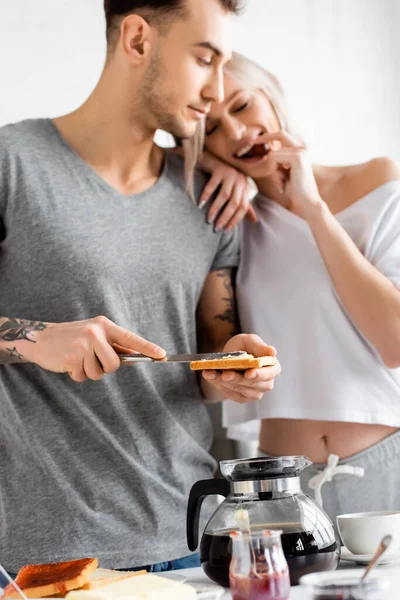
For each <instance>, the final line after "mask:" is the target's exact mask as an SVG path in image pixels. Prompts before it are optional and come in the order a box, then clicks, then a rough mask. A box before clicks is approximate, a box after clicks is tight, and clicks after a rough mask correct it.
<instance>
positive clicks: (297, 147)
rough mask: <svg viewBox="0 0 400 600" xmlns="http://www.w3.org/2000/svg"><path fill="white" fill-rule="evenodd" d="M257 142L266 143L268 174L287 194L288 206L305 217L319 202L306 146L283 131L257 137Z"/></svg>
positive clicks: (320, 200)
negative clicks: (289, 202)
mask: <svg viewBox="0 0 400 600" xmlns="http://www.w3.org/2000/svg"><path fill="white" fill-rule="evenodd" d="M274 142H279V144H274ZM257 143H260V144H269V146H270V151H269V155H268V159H267V161H266V169H267V170H268V172H269V173H270V175H269V176H270V178H271V179H272V181H274V183H275V185H276V186H277V187H278V189H279V191H280V192H284V193H285V194H287V196H288V197H289V199H290V200H291V203H292V206H291V208H293V209H295V211H296V213H297V214H300V215H301V216H302V217H303V218H304V219H306V220H307V218H308V215H309V214H311V212H312V211H313V209H314V208H315V207H316V206H318V205H321V203H322V199H321V196H320V194H319V191H318V186H317V182H316V181H315V177H314V171H313V166H312V162H311V159H310V156H309V154H308V152H307V150H306V148H305V147H304V146H302V145H301V144H300V143H298V142H297V141H296V140H295V139H294V138H292V136H290V135H289V134H288V133H286V131H276V132H273V133H266V134H263V135H262V136H260V137H259V138H257Z"/></svg>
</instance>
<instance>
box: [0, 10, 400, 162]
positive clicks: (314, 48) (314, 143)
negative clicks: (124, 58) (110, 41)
mask: <svg viewBox="0 0 400 600" xmlns="http://www.w3.org/2000/svg"><path fill="white" fill-rule="evenodd" d="M102 6H103V2H102V0H36V1H32V0H0V125H2V124H4V123H7V122H11V121H17V120H20V119H23V118H26V117H38V116H55V115H58V114H62V113H65V112H67V111H69V110H71V109H73V108H75V107H76V106H77V105H78V104H79V103H81V102H82V101H83V100H84V99H85V98H86V97H87V95H88V94H89V93H90V91H91V89H92V88H93V86H94V85H95V83H96V81H97V78H98V76H99V75H100V72H101V68H102V65H103V59H104V50H105V44H104V21H103V14H102ZM399 23H400V2H398V0H248V2H247V10H246V11H245V12H244V14H243V15H242V16H241V17H240V18H238V19H235V20H234V32H235V38H234V40H235V48H236V49H237V50H239V51H241V52H245V53H247V54H248V55H249V56H250V57H251V58H254V59H255V60H258V61H259V62H260V63H261V64H263V65H264V66H265V67H267V68H269V69H270V70H272V71H274V72H276V74H277V75H278V76H280V78H281V79H282V81H283V83H284V85H285V87H286V89H287V91H288V94H289V100H290V103H291V105H292V107H293V110H294V112H295V115H296V117H297V118H298V120H299V123H300V125H301V126H302V129H303V131H304V133H305V136H306V138H307V141H308V142H309V143H310V147H311V150H312V152H313V155H314V157H315V158H316V159H317V160H320V161H325V162H332V163H349V162H352V161H361V160H364V159H367V158H369V157H371V156H374V155H382V154H388V155H391V156H393V157H395V158H397V159H400V147H399V140H400V119H399V118H398V112H399V108H400V42H399V41H398V35H397V33H398V24H399Z"/></svg>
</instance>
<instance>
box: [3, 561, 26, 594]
mask: <svg viewBox="0 0 400 600" xmlns="http://www.w3.org/2000/svg"><path fill="white" fill-rule="evenodd" d="M0 573H1V574H2V575H4V577H5V578H6V580H7V581H8V583H11V585H12V586H13V587H14V589H15V590H16V591H17V593H18V594H19V595H20V597H21V598H22V600H28V598H27V597H26V596H25V594H24V592H23V591H22V590H21V589H20V588H19V586H18V585H17V584H16V583H15V581H14V580H13V579H12V578H11V577H10V576H9V574H8V573H7V571H6V570H5V568H4V567H3V566H2V565H1V564H0Z"/></svg>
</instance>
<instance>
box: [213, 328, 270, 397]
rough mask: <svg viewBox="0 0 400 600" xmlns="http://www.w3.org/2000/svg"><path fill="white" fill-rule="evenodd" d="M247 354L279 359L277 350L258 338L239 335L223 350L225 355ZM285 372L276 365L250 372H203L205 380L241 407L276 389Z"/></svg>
mask: <svg viewBox="0 0 400 600" xmlns="http://www.w3.org/2000/svg"><path fill="white" fill-rule="evenodd" d="M237 350H244V351H245V352H248V353H249V354H253V355H254V356H276V350H275V348H273V347H272V346H267V344H265V343H264V342H263V340H262V339H261V338H260V337H259V336H258V335H253V334H245V333H242V334H240V335H235V337H233V338H231V339H230V340H229V342H227V344H225V347H224V349H223V352H234V351H237ZM280 372H281V367H280V364H279V362H278V360H277V361H276V365H274V366H272V367H262V368H261V369H248V370H247V371H241V372H238V371H224V372H223V373H218V372H217V371H203V373H202V375H203V377H204V378H205V379H206V380H207V381H208V382H209V383H211V384H212V385H213V386H215V387H216V388H217V389H218V390H219V391H220V392H222V394H223V396H224V398H225V399H230V400H234V401H235V402H239V404H246V403H247V402H251V401H252V400H260V399H261V398H262V396H263V395H264V393H265V392H268V391H269V390H272V389H273V387H274V380H275V377H278V375H279V374H280Z"/></svg>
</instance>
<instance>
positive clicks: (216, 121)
mask: <svg viewBox="0 0 400 600" xmlns="http://www.w3.org/2000/svg"><path fill="white" fill-rule="evenodd" d="M224 87H225V98H224V100H223V102H221V103H218V104H217V103H213V105H212V107H211V111H210V113H209V115H208V117H207V120H206V138H205V147H206V150H208V151H209V152H212V153H213V154H215V155H216V156H217V157H218V158H220V159H221V160H223V161H224V162H226V163H228V164H230V165H232V166H233V167H235V168H236V169H238V170H240V171H242V172H243V173H245V174H246V175H249V176H250V177H253V178H254V179H257V178H258V177H265V176H266V175H267V174H268V173H266V171H265V162H266V160H267V155H268V152H267V149H266V147H265V145H264V144H257V138H258V137H259V136H260V135H262V134H264V133H271V132H273V131H278V130H279V129H280V126H279V121H278V118H277V116H276V113H275V111H274V109H273V107H272V105H271V103H270V101H269V99H268V98H267V96H266V95H265V93H264V92H262V91H261V90H248V89H245V88H243V87H242V86H241V85H240V84H238V83H237V82H236V81H235V80H234V79H232V78H231V77H229V76H228V75H225V77H224ZM271 146H272V147H274V148H275V147H279V143H278V142H273V143H272V144H271Z"/></svg>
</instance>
